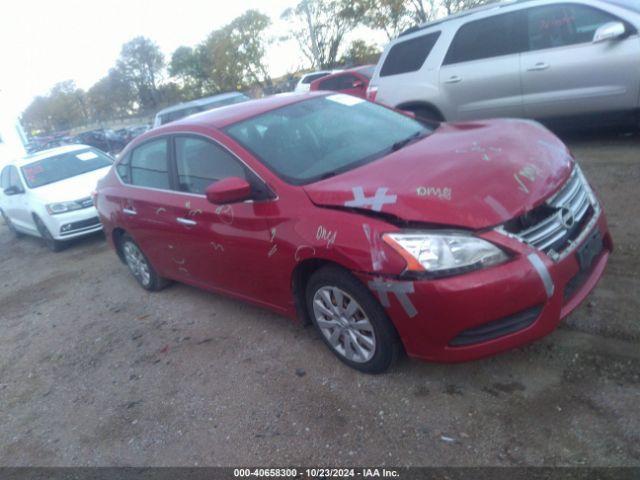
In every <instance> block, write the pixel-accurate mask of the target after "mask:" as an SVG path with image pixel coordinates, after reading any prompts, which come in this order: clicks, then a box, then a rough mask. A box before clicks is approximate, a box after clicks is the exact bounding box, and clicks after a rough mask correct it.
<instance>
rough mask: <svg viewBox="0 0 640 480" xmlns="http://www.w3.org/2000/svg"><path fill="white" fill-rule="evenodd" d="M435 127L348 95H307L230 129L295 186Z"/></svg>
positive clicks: (391, 148) (350, 166)
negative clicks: (313, 96)
mask: <svg viewBox="0 0 640 480" xmlns="http://www.w3.org/2000/svg"><path fill="white" fill-rule="evenodd" d="M431 131H432V130H431V129H430V128H428V127H426V126H424V125H422V124H421V123H419V122H418V121H416V120H414V119H412V118H410V117H407V116H405V115H402V114H400V113H397V112H395V111H393V110H390V109H388V108H385V107H383V106H380V105H377V104H375V103H371V102H367V101H365V100H362V99H359V98H356V97H352V96H350V95H344V94H334V95H328V96H326V97H320V98H318V97H315V98H311V99H308V100H303V101H300V102H297V103H294V104H291V105H287V106H285V107H282V108H279V109H276V110H272V111H270V112H267V113H263V114H261V115H258V116H255V117H252V118H249V119H248V120H244V121H242V122H238V123H235V124H233V125H231V126H229V127H227V128H226V132H227V134H229V136H231V137H232V138H234V139H235V140H236V141H237V142H239V143H240V144H241V145H242V146H244V147H245V148H246V149H247V150H249V151H251V152H252V153H253V154H254V155H255V156H256V157H257V158H258V159H260V160H261V161H262V163H264V164H265V165H266V166H267V167H268V168H269V169H271V170H272V171H274V172H275V173H276V174H277V175H278V176H280V177H281V178H282V179H284V180H285V181H287V182H289V183H291V184H294V185H303V184H307V183H311V182H314V181H317V180H320V179H322V178H327V177H329V176H333V175H337V174H339V173H341V172H345V171H347V170H351V169H353V168H356V167H358V166H360V165H364V164H365V163H369V162H372V161H374V160H376V159H379V158H381V157H383V156H385V155H387V154H389V153H391V152H393V151H394V150H397V149H398V148H401V147H402V146H404V145H405V144H406V143H408V142H410V141H413V140H418V139H419V138H421V137H423V136H426V135H428V134H429V133H431Z"/></svg>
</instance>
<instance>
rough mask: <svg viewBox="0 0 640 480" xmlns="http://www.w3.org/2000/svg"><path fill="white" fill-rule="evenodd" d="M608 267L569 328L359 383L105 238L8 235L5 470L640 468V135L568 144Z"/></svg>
mask: <svg viewBox="0 0 640 480" xmlns="http://www.w3.org/2000/svg"><path fill="white" fill-rule="evenodd" d="M568 141H569V143H570V145H571V147H572V149H573V151H574V153H575V155H576V156H577V157H578V159H579V160H580V163H581V164H582V165H583V168H584V170H585V171H586V173H587V175H588V177H589V178H590V179H591V181H592V183H593V184H594V185H595V187H596V188H597V190H598V192H599V194H600V196H601V198H602V200H603V202H604V205H605V209H606V211H607V213H608V217H609V221H610V225H611V229H612V232H613V237H614V241H615V242H616V250H615V252H614V254H613V255H612V257H611V261H610V264H609V266H608V267H607V270H606V274H605V276H604V278H603V280H602V281H601V283H600V285H599V286H598V287H597V289H596V291H595V292H594V293H593V294H592V295H591V296H590V298H589V299H588V301H587V302H585V304H583V305H582V306H581V307H580V308H579V309H578V310H577V311H576V312H574V313H573V314H572V315H571V317H570V318H569V319H568V320H567V321H566V322H564V323H563V324H562V326H561V327H560V329H559V330H558V331H556V332H555V333H553V334H552V335H550V336H548V337H547V338H545V339H544V340H542V341H539V342H537V343H535V344H532V345H530V346H527V347H525V348H522V349H519V350H516V351H512V352H510V353H506V354H502V355H500V356H497V357H494V358H491V359H487V360H482V361H478V362H473V363H468V364H460V365H436V364H427V363H421V362H417V361H411V360H408V359H405V360H403V361H401V362H400V363H399V365H397V367H395V368H394V369H393V371H391V372H390V373H389V374H386V375H382V376H367V375H363V374H359V373H357V372H355V371H353V370H351V369H349V368H347V367H345V366H343V365H342V364H341V363H340V362H338V361H337V360H336V359H335V358H334V357H333V355H332V354H331V353H330V352H329V351H328V350H327V349H326V348H325V347H324V345H323V344H322V342H321V340H320V338H319V337H318V335H317V334H316V333H315V332H314V331H313V330H312V329H311V328H303V327H300V326H298V325H295V324H293V323H291V322H289V321H288V320H286V319H284V318H281V317H278V316H276V315H273V314H271V313H268V312H265V311H262V310H259V309H257V308H254V307H252V306H249V305H246V304H243V303H239V302H237V301H233V300H229V299H227V298H223V297H220V296H216V295H211V294H208V293H205V292H202V291H199V290H196V289H195V288H191V287H187V286H184V285H174V286H172V287H170V288H168V289H166V290H164V291H162V292H159V293H155V294H147V293H146V292H144V291H143V290H142V289H141V288H139V287H138V286H137V284H136V283H135V281H134V280H133V278H132V277H131V276H130V275H129V274H128V272H127V271H126V269H125V267H124V266H123V265H122V264H120V262H119V261H118V260H117V259H116V256H115V254H114V253H113V252H112V251H110V250H109V249H108V247H107V245H106V243H105V242H104V239H103V238H102V237H101V236H94V237H91V238H87V239H84V240H82V241H78V242H76V243H75V244H74V245H72V246H71V247H70V248H68V249H66V250H65V251H63V252H61V253H59V254H53V253H50V252H49V251H47V250H46V249H45V248H44V247H43V246H42V245H41V244H40V243H39V241H38V240H36V239H32V238H22V239H19V240H17V239H14V238H13V236H12V235H11V234H10V232H9V231H8V230H7V228H6V227H5V226H4V225H2V226H0V465H3V466H21V465H140V466H142V465H273V466H284V465H292V464H297V465H340V466H346V465H373V464H375V465H379V466H382V465H393V466H406V465H412V466H414V465H452V466H455V465H575V466H580V465H594V466H613V465H616V466H623V465H636V466H638V465H640V401H639V400H640V348H639V347H640V321H639V318H638V312H640V276H639V273H640V250H639V247H640V203H639V200H640V148H639V147H640V136H638V135H619V134H618V135H609V136H604V137H603V136H600V137H598V138H592V137H591V135H588V134H587V135H582V136H578V137H576V136H572V137H571V138H569V139H568Z"/></svg>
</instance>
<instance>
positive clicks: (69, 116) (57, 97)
mask: <svg viewBox="0 0 640 480" xmlns="http://www.w3.org/2000/svg"><path fill="white" fill-rule="evenodd" d="M87 119H88V111H87V105H86V99H85V93H84V92H83V91H82V90H81V89H79V88H77V87H76V84H75V83H74V82H73V80H66V81H64V82H60V83H57V84H56V85H54V86H53V88H52V89H51V91H50V92H49V95H47V96H46V97H42V96H40V97H36V98H35V100H34V101H33V102H32V103H31V105H29V107H28V108H27V109H26V110H25V111H24V113H23V114H22V121H23V122H24V124H25V126H26V127H27V128H28V129H30V130H45V131H48V130H67V129H69V128H72V127H73V126H75V125H80V124H81V123H83V122H86V121H87Z"/></svg>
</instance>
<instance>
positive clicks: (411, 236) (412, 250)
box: [382, 232, 509, 276]
mask: <svg viewBox="0 0 640 480" xmlns="http://www.w3.org/2000/svg"><path fill="white" fill-rule="evenodd" d="M382 238H383V240H384V241H385V242H386V243H387V244H388V245H390V246H391V247H392V248H393V249H394V250H395V251H396V252H398V253H399V254H400V255H402V257H403V258H404V259H405V260H406V261H407V270H408V271H410V272H415V273H426V274H433V275H435V276H444V275H452V274H455V273H462V272H467V271H470V270H476V269H478V268H484V267H489V266H491V265H497V264H499V263H502V262H504V261H506V260H507V259H508V258H509V257H508V256H507V254H506V253H505V252H503V251H502V250H500V249H499V248H498V247H496V246H495V245H494V244H492V243H489V242H487V241H486V240H483V239H481V238H478V237H474V236H472V235H466V234H463V233H431V232H429V233H427V232H415V233H387V234H385V235H383V237H382Z"/></svg>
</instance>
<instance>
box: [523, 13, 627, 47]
mask: <svg viewBox="0 0 640 480" xmlns="http://www.w3.org/2000/svg"><path fill="white" fill-rule="evenodd" d="M527 16H528V22H529V50H542V49H545V48H555V47H564V46H567V45H576V44H578V43H589V42H591V41H592V40H593V36H594V34H595V33H596V30H597V29H598V28H600V27H601V26H602V25H604V24H605V23H609V22H616V21H620V20H618V19H617V18H615V17H614V16H612V15H609V14H608V13H605V12H603V11H602V10H597V9H595V8H591V7H586V6H582V5H568V4H567V5H549V6H546V7H539V8H532V9H530V10H528V11H527Z"/></svg>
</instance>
